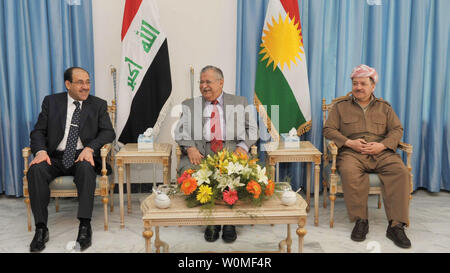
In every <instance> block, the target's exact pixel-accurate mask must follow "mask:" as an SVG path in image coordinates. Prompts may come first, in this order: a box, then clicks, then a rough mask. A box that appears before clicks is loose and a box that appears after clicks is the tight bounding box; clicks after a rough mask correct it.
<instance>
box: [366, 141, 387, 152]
mask: <svg viewBox="0 0 450 273" xmlns="http://www.w3.org/2000/svg"><path fill="white" fill-rule="evenodd" d="M385 149H386V146H384V144H383V143H379V142H369V143H367V144H366V145H364V147H363V149H362V151H361V153H362V154H363V155H377V154H379V153H381V152H382V151H384V150H385Z"/></svg>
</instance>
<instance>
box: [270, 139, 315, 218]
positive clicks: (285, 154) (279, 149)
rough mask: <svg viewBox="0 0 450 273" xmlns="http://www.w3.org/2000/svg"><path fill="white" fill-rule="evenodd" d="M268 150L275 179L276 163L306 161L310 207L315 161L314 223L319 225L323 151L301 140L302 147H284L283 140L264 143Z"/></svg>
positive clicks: (271, 171) (307, 194)
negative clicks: (312, 171) (320, 177)
mask: <svg viewBox="0 0 450 273" xmlns="http://www.w3.org/2000/svg"><path fill="white" fill-rule="evenodd" d="M264 146H265V149H266V152H267V161H266V162H267V163H268V171H269V176H270V177H271V179H275V164H277V163H279V162H306V163H307V166H306V180H307V182H306V203H307V204H308V208H307V209H308V212H309V209H310V201H311V200H310V199H311V198H310V193H311V182H312V181H311V163H314V165H315V166H314V225H315V226H318V225H319V175H320V159H321V156H322V153H321V152H320V151H319V150H318V149H317V148H316V147H314V145H313V144H312V143H311V142H309V141H300V148H284V143H283V142H271V143H267V144H265V145H264Z"/></svg>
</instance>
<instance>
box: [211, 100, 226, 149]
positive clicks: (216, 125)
mask: <svg viewBox="0 0 450 273" xmlns="http://www.w3.org/2000/svg"><path fill="white" fill-rule="evenodd" d="M211 103H212V104H213V111H212V113H211V121H210V124H211V150H212V151H213V152H215V153H217V152H218V151H220V150H222V148H223V144H222V140H221V139H222V129H221V127H220V116H219V108H217V105H216V104H217V103H219V102H218V101H217V100H214V101H212V102H211Z"/></svg>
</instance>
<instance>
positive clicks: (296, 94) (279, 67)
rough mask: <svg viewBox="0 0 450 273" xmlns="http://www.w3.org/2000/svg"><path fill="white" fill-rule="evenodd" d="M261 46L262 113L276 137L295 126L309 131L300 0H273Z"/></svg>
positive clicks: (258, 86) (258, 101)
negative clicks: (298, 0)
mask: <svg viewBox="0 0 450 273" xmlns="http://www.w3.org/2000/svg"><path fill="white" fill-rule="evenodd" d="M260 47H261V48H260V52H259V58H258V59H259V61H258V67H257V72H256V82H255V97H254V98H255V105H256V106H257V109H258V112H259V114H260V115H261V117H262V118H263V120H264V122H265V124H266V126H267V128H268V130H269V132H270V134H271V136H272V138H274V140H278V139H279V134H280V133H288V132H289V130H291V129H292V128H295V129H297V134H298V135H302V134H304V133H306V132H307V131H309V130H310V129H311V103H310V96H309V85H308V73H307V69H306V56H305V51H304V48H303V38H302V32H301V24H300V14H299V9H298V2H297V0H270V2H269V5H268V7H267V13H266V18H265V21H264V28H263V32H262V37H261V45H260ZM260 106H267V107H260ZM273 106H279V108H278V111H279V112H278V111H277V108H276V107H273Z"/></svg>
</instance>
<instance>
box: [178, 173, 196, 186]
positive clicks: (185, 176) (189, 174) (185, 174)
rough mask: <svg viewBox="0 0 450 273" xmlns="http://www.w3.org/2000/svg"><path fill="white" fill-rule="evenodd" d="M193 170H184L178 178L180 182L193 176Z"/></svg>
mask: <svg viewBox="0 0 450 273" xmlns="http://www.w3.org/2000/svg"><path fill="white" fill-rule="evenodd" d="M193 172H194V171H193V170H191V169H188V170H186V171H184V173H183V174H182V175H181V176H180V177H178V179H177V182H178V184H181V183H183V181H184V180H186V179H188V178H191V174H192V173H193Z"/></svg>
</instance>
